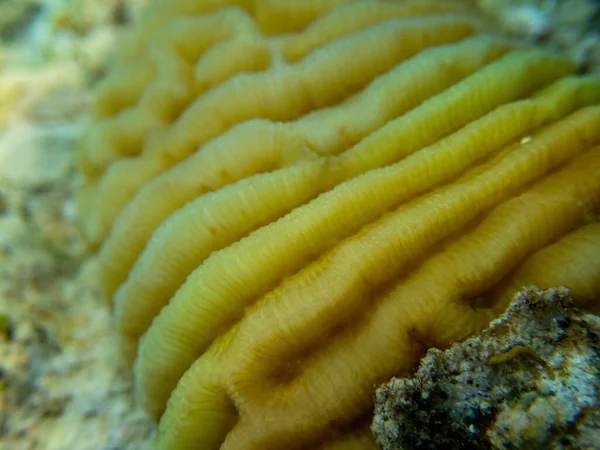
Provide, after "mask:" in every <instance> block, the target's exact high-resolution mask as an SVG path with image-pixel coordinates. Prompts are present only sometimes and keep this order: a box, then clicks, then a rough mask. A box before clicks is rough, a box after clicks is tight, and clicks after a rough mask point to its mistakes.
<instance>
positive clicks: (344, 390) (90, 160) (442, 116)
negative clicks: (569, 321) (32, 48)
mask: <svg viewBox="0 0 600 450" xmlns="http://www.w3.org/2000/svg"><path fill="white" fill-rule="evenodd" d="M79 164H80V169H81V172H82V174H83V175H84V181H83V183H82V185H81V186H80V188H79V191H78V205H79V211H80V212H79V216H80V217H81V222H82V228H83V230H84V232H85V234H86V236H87V238H88V240H89V241H90V243H91V244H92V245H96V246H98V247H99V248H100V257H101V267H102V277H103V289H104V294H105V296H106V298H107V300H108V301H109V303H111V304H112V305H113V306H114V308H115V316H116V321H117V324H118V328H119V331H120V333H121V343H122V351H123V357H124V359H125V360H126V361H127V362H128V363H129V364H131V365H132V367H133V368H134V373H135V381H136V396H137V399H138V400H139V401H140V402H141V403H142V404H143V405H144V407H145V408H146V410H147V411H148V412H150V413H151V414H152V415H153V416H154V417H155V418H156V419H160V424H159V433H158V436H157V438H156V441H155V446H156V448H160V449H187V448H190V449H191V448H202V449H218V448H221V449H257V450H258V449H261V450H262V449H281V448H285V449H296V448H297V449H301V448H322V449H334V448H335V449H354V448H356V449H363V448H365V449H366V448H376V445H375V443H374V440H373V438H372V437H371V435H370V429H369V423H370V421H371V419H372V410H373V395H374V392H375V387H376V386H377V385H379V384H381V383H383V382H385V381H387V380H389V379H390V378H391V377H393V376H403V375H406V374H408V373H410V371H411V370H413V369H414V368H415V367H416V365H417V363H418V361H419V359H420V358H421V357H422V356H423V355H424V353H425V351H426V350H427V349H428V348H430V347H432V346H437V347H442V348H445V347H447V346H449V345H450V344H451V343H453V342H455V341H458V340H462V339H465V338H467V337H468V336H470V335H472V334H474V333H477V332H480V331H481V330H483V329H484V328H485V327H486V326H487V325H488V323H489V322H490V320H492V319H494V318H495V317H497V316H498V315H499V314H501V313H502V312H503V311H504V309H505V308H506V306H507V305H508V302H509V300H510V298H511V297H512V295H513V294H514V293H515V292H517V291H519V290H520V289H521V288H522V287H523V286H527V285H532V284H535V285H536V286H537V287H539V288H541V289H545V288H551V287H555V286H559V285H560V286H565V287H567V288H569V289H570V290H571V291H572V292H573V296H574V298H576V299H580V306H585V305H587V306H590V307H591V306H594V305H593V302H594V299H598V298H600V295H599V294H600V281H599V280H600V258H599V256H598V255H600V249H599V247H600V228H599V227H598V215H597V214H598V211H599V207H600V79H598V78H594V77H592V76H576V75H575V74H574V66H573V64H572V63H571V62H570V61H568V60H566V59H565V58H563V57H561V56H559V55H556V54H554V53H551V52H548V51H545V50H541V49H537V48H528V47H523V46H521V45H518V44H515V43H513V42H509V41H507V40H504V39H501V38H497V37H491V36H488V35H485V34H484V33H482V30H481V26H480V24H479V23H478V21H477V20H476V19H474V18H471V17H469V16H468V15H466V14H465V12H464V11H462V9H461V7H460V6H459V5H458V3H457V4H455V3H453V2H439V1H428V0H418V1H417V0H414V1H413V0H405V1H388V2H378V1H370V0H366V1H348V0H326V1H322V0H321V1H317V0H308V1H299V0H298V1H295V0H289V1H285V0H254V1H251V0H237V1H234V0H229V1H227V0H221V1H218V0H187V1H184V0H177V1H167V0H151V2H150V4H149V5H148V7H147V10H146V14H145V15H143V16H142V18H141V20H140V21H139V23H138V24H137V27H136V29H135V30H134V33H132V35H131V36H130V39H129V41H128V42H127V44H126V45H124V47H123V49H122V51H121V54H120V55H119V57H118V58H117V60H116V62H115V64H114V68H113V70H112V71H111V72H110V73H109V75H108V76H107V77H106V79H105V80H104V81H103V82H102V83H101V85H100V87H99V89H98V93H97V103H96V109H95V118H94V121H93V123H92V125H91V126H90V127H89V130H88V132H87V133H86V136H85V137H84V139H83V145H82V149H81V152H80V158H79Z"/></svg>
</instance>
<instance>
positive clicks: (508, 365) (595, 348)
mask: <svg viewBox="0 0 600 450" xmlns="http://www.w3.org/2000/svg"><path fill="white" fill-rule="evenodd" d="M599 337H600V318H599V317H597V316H594V315H591V314H584V313H582V312H581V311H579V310H578V309H576V308H575V307H574V306H573V300H572V298H571V296H570V292H569V291H568V290H567V289H563V288H558V289H550V290H547V291H539V290H536V289H527V290H525V291H523V292H521V293H519V294H518V295H516V296H515V298H514V299H513V301H512V303H511V305H510V306H509V308H508V310H507V311H506V313H505V314H504V315H503V316H502V317H500V318H499V319H497V320H495V321H494V322H492V323H491V325H490V327H489V328H488V329H486V330H485V331H484V332H483V333H482V334H481V335H480V336H477V337H474V338H471V339H469V340H467V341H465V342H463V343H461V344H455V345H453V346H452V347H451V348H449V349H448V350H446V351H441V350H438V349H432V350H430V351H429V352H428V353H427V355H426V356H425V358H423V360H422V361H421V366H420V367H419V369H418V371H417V373H416V374H415V376H414V378H410V379H406V378H405V379H396V378H394V379H392V380H391V381H390V382H389V383H387V384H385V385H383V386H381V387H380V388H379V389H378V390H377V395H376V414H375V418H374V421H373V425H372V429H373V432H374V433H375V435H376V437H377V439H378V442H379V444H380V445H381V446H382V447H383V448H384V449H414V448H419V449H442V448H443V449H521V448H523V449H530V450H534V449H594V448H600V398H599V388H600V339H599Z"/></svg>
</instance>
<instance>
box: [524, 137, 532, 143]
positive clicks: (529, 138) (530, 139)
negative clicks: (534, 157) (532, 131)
mask: <svg viewBox="0 0 600 450" xmlns="http://www.w3.org/2000/svg"><path fill="white" fill-rule="evenodd" d="M531 141H533V137H531V136H525V137H524V138H523V139H521V144H527V143H528V142H531Z"/></svg>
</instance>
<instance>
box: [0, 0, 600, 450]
mask: <svg viewBox="0 0 600 450" xmlns="http://www.w3.org/2000/svg"><path fill="white" fill-rule="evenodd" d="M145 1H146V0H102V1H98V0H0V449H2V450H4V449H7V450H8V449H10V450H13V449H14V450H21V449H77V450H80V449H81V450H85V449H105V450H108V449H115V450H116V449H137V448H140V449H142V448H146V447H147V444H148V442H149V439H150V438H151V437H152V434H153V432H154V425H153V424H152V423H151V421H150V420H149V419H147V418H146V417H145V415H144V414H143V413H141V412H140V411H138V410H137V409H136V407H135V405H134V404H133V401H132V395H131V394H132V392H131V391H132V387H131V380H130V375H129V374H128V373H127V371H125V370H124V369H123V368H122V367H121V366H120V364H119V361H118V356H117V351H116V334H115V333H114V332H113V330H112V324H111V317H110V311H109V310H108V308H107V307H106V305H105V303H104V301H103V300H102V299H101V298H100V295H99V293H98V289H97V278H96V277H97V270H96V261H95V258H94V255H93V254H92V253H91V252H89V251H88V250H87V249H86V245H85V242H84V241H83V240H82V238H81V236H80V234H79V233H78V230H77V227H76V224H75V217H76V211H75V208H74V204H73V201H72V198H71V192H72V188H73V186H74V185H75V184H76V183H77V171H76V152H77V141H78V136H79V135H80V133H81V130H82V128H83V127H85V123H86V120H87V117H88V115H89V111H90V107H91V105H92V102H93V88H94V85H95V84H96V83H97V81H98V80H99V79H101V78H102V76H103V74H104V73H105V72H106V70H107V68H108V67H109V66H110V61H111V56H112V55H113V52H114V50H115V49H116V48H117V47H118V43H119V40H120V39H121V38H122V34H123V33H124V32H126V31H127V29H128V28H129V27H130V26H131V24H132V22H134V21H135V17H136V15H137V14H138V11H139V9H140V8H141V7H142V6H143V4H144V3H145ZM163 1H168V0H163ZM440 1H452V0H440ZM456 1H460V0H456ZM464 2H466V3H468V4H469V5H470V7H472V9H473V12H474V13H475V14H478V15H480V16H481V17H482V18H483V19H484V20H486V21H487V23H488V24H489V28H490V31H491V32H499V33H502V34H507V35H511V36H513V37H516V38H518V39H521V40H524V41H528V42H532V43H535V44H536V45H543V46H548V47H550V48H553V49H555V50H557V51H560V52H564V53H566V54H568V55H569V56H571V57H572V58H573V59H574V60H575V61H576V62H577V64H578V67H579V68H580V70H581V71H582V72H599V73H600V1H598V0H539V1H517V0H512V1H509V0H464Z"/></svg>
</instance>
